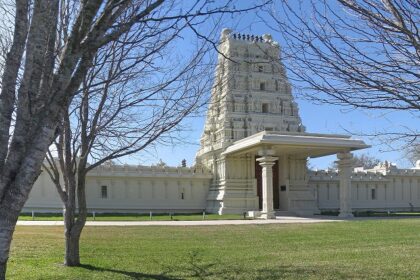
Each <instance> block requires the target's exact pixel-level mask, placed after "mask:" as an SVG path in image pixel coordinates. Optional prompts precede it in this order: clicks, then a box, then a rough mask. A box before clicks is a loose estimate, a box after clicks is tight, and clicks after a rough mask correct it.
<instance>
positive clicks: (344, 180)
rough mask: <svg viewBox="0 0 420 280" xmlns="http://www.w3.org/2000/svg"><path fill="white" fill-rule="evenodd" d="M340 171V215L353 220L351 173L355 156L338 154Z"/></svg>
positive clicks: (347, 153) (348, 153) (346, 153)
mask: <svg viewBox="0 0 420 280" xmlns="http://www.w3.org/2000/svg"><path fill="white" fill-rule="evenodd" d="M337 158H338V161H337V163H338V170H339V176H340V214H339V215H338V216H339V217H342V218H352V217H353V213H352V209H351V172H352V164H353V155H352V154H351V153H350V152H345V153H338V154H337Z"/></svg>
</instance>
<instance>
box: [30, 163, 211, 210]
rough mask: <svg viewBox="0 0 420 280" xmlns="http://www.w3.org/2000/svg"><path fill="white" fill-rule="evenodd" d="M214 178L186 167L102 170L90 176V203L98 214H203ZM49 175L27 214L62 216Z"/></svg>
mask: <svg viewBox="0 0 420 280" xmlns="http://www.w3.org/2000/svg"><path fill="white" fill-rule="evenodd" d="M211 178H212V175H211V174H210V173H208V172H206V171H205V170H202V169H197V168H186V167H159V166H130V165H108V166H100V167H99V168H96V169H94V170H93V171H91V172H89V173H88V176H87V182H86V199H87V205H88V209H89V211H96V212H123V213H130V212H136V213H145V212H149V211H152V212H155V213H157V212H165V213H168V212H182V213H188V212H202V211H203V210H204V209H205V208H206V198H207V193H208V188H209V185H210V180H211ZM62 209H63V206H62V203H61V200H60V198H59V196H58V193H57V191H56V189H55V186H54V185H53V183H52V181H51V180H50V178H49V175H48V174H47V172H45V171H44V172H42V173H41V175H40V176H39V178H38V180H37V181H36V183H35V185H34V187H33V189H32V191H31V194H30V197H29V199H28V201H27V202H26V204H25V208H24V210H23V211H40V212H60V211H61V210H62Z"/></svg>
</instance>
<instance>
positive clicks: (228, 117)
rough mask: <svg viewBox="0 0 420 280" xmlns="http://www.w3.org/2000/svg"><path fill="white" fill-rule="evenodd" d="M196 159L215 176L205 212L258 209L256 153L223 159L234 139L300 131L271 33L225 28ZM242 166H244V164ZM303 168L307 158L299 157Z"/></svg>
mask: <svg viewBox="0 0 420 280" xmlns="http://www.w3.org/2000/svg"><path fill="white" fill-rule="evenodd" d="M219 50H220V54H219V55H218V65H217V67H216V73H215V82H214V87H213V90H212V96H211V102H210V105H209V109H208V113H207V119H206V124H205V127H204V132H203V135H202V137H201V147H200V149H199V151H198V152H197V162H198V163H201V164H203V165H204V166H206V167H207V168H209V169H210V170H211V171H212V172H213V174H214V180H213V185H212V187H211V190H210V193H209V197H208V207H207V208H208V209H207V210H208V211H210V212H218V213H238V212H241V211H247V210H255V209H258V194H257V191H256V187H255V184H256V179H255V155H252V154H249V155H244V156H241V157H238V158H236V157H235V158H226V157H225V156H223V155H222V153H223V151H224V150H225V149H226V148H227V147H229V146H230V145H232V143H234V142H235V141H238V140H240V139H243V138H246V137H248V136H251V135H254V134H256V133H258V132H262V131H277V132H279V131H284V132H295V133H301V132H304V130H305V127H304V126H303V125H302V124H301V119H300V117H299V111H298V107H297V104H296V102H294V100H293V96H292V93H291V86H290V84H289V82H288V81H287V77H286V73H285V69H284V66H283V64H282V63H281V61H280V47H279V44H278V43H277V42H275V41H273V39H272V37H271V35H268V34H264V35H262V36H255V35H245V34H235V33H232V31H231V30H229V29H224V30H223V31H222V34H221V38H220V46H219ZM245 165H246V168H244V167H245ZM301 165H302V172H306V160H304V161H301Z"/></svg>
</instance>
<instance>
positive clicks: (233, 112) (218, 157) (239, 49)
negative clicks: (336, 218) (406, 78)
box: [24, 29, 420, 218]
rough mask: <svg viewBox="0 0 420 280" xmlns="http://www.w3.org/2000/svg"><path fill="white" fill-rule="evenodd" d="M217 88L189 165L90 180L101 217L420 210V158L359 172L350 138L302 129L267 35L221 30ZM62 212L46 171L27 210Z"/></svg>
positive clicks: (117, 170)
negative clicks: (333, 161) (411, 164)
mask: <svg viewBox="0 0 420 280" xmlns="http://www.w3.org/2000/svg"><path fill="white" fill-rule="evenodd" d="M220 51H221V53H223V55H222V54H219V60H218V66H217V68H216V76H215V85H214V87H213V92H212V96H211V102H210V105H209V109H208V113H207V119H206V124H205V127H204V132H203V135H202V138H201V147H200V149H199V151H198V152H197V156H196V165H195V166H194V167H191V168H181V167H178V168H175V167H172V168H171V167H153V166H152V167H145V166H128V165H125V166H117V165H109V166H101V167H100V168H97V169H95V170H94V171H92V172H90V173H89V174H88V179H87V201H88V202H87V205H88V207H89V209H90V210H91V211H103V212H148V211H154V212H201V211H203V210H206V211H207V212H211V213H219V214H223V213H243V212H249V213H250V214H251V215H254V216H257V217H262V218H273V217H274V216H275V211H287V212H290V213H294V214H297V215H308V214H314V213H319V212H320V211H322V210H339V211H340V216H343V217H349V216H352V211H354V210H412V209H420V162H419V163H418V164H417V166H416V168H414V169H404V170H400V169H397V168H396V167H395V166H392V165H390V164H388V163H386V164H383V165H381V166H378V167H377V168H375V169H372V170H359V171H357V172H353V166H352V154H351V151H354V150H359V149H364V148H367V147H369V146H368V145H366V144H365V143H364V142H363V141H361V140H356V139H351V138H350V137H349V136H344V135H331V134H315V133H307V132H305V127H304V126H303V124H302V122H301V119H300V117H299V110H298V106H297V104H296V102H294V100H293V96H292V93H291V86H290V84H289V82H288V80H287V77H286V73H285V69H284V66H283V65H282V63H281V61H280V60H279V57H280V47H279V44H278V43H277V42H275V41H273V39H272V38H271V36H270V35H263V36H262V37H260V36H253V35H252V36H250V35H243V34H233V33H232V32H231V31H230V30H228V29H225V30H223V31H222V35H221V43H220ZM331 154H337V157H338V166H339V172H333V173H328V172H325V171H322V172H314V171H308V169H307V159H308V158H315V157H321V156H326V155H331ZM61 208H62V206H61V202H60V199H59V197H58V194H57V192H56V190H55V187H54V185H53V184H52V182H51V181H50V180H49V178H48V174H46V172H44V173H43V174H41V176H40V177H39V179H38V181H37V182H36V184H35V186H34V189H33V191H32V192H31V195H30V198H29V200H28V202H27V203H26V205H25V209H24V211H31V210H36V211H58V210H60V209H61Z"/></svg>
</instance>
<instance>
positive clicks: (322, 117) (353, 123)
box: [129, 13, 419, 169]
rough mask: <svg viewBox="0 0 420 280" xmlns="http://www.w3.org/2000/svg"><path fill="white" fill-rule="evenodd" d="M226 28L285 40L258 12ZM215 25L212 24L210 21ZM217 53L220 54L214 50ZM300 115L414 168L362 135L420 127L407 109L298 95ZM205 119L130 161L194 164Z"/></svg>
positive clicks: (325, 162)
mask: <svg viewBox="0 0 420 280" xmlns="http://www.w3.org/2000/svg"><path fill="white" fill-rule="evenodd" d="M223 25H224V27H227V28H231V29H233V30H235V31H236V32H241V33H247V34H256V35H262V34H264V33H271V34H272V35H273V38H274V40H276V41H279V42H280V44H281V42H282V38H280V36H279V34H276V33H275V32H273V31H272V30H271V29H270V28H269V26H267V25H266V23H263V22H261V21H260V20H259V19H258V17H257V15H256V14H255V13H251V14H247V15H242V16H235V17H234V18H225V21H224V24H223ZM209 27H211V23H209ZM188 36H193V35H192V34H189V33H188V32H187V33H186V35H185V38H184V40H183V41H181V42H179V43H178V44H177V45H176V47H177V48H178V49H180V50H181V49H187V48H188V44H189V38H188ZM214 55H217V54H216V53H214ZM296 100H297V102H298V104H299V108H300V116H301V118H302V121H303V124H304V125H305V126H306V129H307V132H313V133H339V134H354V136H353V137H354V138H361V139H363V140H365V142H366V143H368V144H370V145H372V148H369V149H366V150H364V151H362V152H359V153H367V154H369V155H372V156H375V157H377V158H379V159H381V160H388V161H391V162H394V163H396V164H397V165H398V166H400V167H411V164H410V163H409V162H408V161H407V160H405V159H404V153H403V152H401V151H396V150H392V149H390V147H387V146H386V145H384V144H382V143H381V139H377V138H371V137H363V136H360V135H361V134H368V133H374V132H379V131H384V130H385V131H399V130H401V127H402V126H409V127H417V129H418V128H419V121H418V117H417V118H416V117H414V116H413V115H410V114H408V113H405V112H401V111H400V112H383V111H367V110H364V111H363V110H351V111H350V110H348V109H345V108H342V107H338V106H332V105H327V104H323V105H316V104H312V103H309V102H308V101H306V100H303V99H300V98H299V97H297V98H296ZM204 122H205V116H204V114H203V115H202V116H201V117H194V118H188V119H186V120H185V121H184V122H183V127H184V128H185V129H186V131H185V132H183V133H182V137H183V138H185V139H188V142H192V143H188V144H187V143H185V144H176V145H167V146H163V145H158V146H157V147H155V148H154V149H149V151H148V152H147V153H142V154H141V155H139V156H136V157H133V158H131V159H130V160H129V161H130V163H136V164H137V163H138V164H153V163H156V162H158V161H159V159H162V160H163V161H164V162H165V163H167V164H168V165H175V166H177V165H179V164H180V163H181V160H182V159H186V160H187V164H188V165H192V164H193V163H194V158H195V153H196V151H197V150H198V147H199V139H200V136H201V133H202V129H203V126H204ZM334 160H335V156H328V157H323V158H319V159H314V160H311V161H310V162H311V166H313V167H315V168H319V169H323V168H327V167H328V166H330V164H331V163H332V162H333V161H334Z"/></svg>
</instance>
